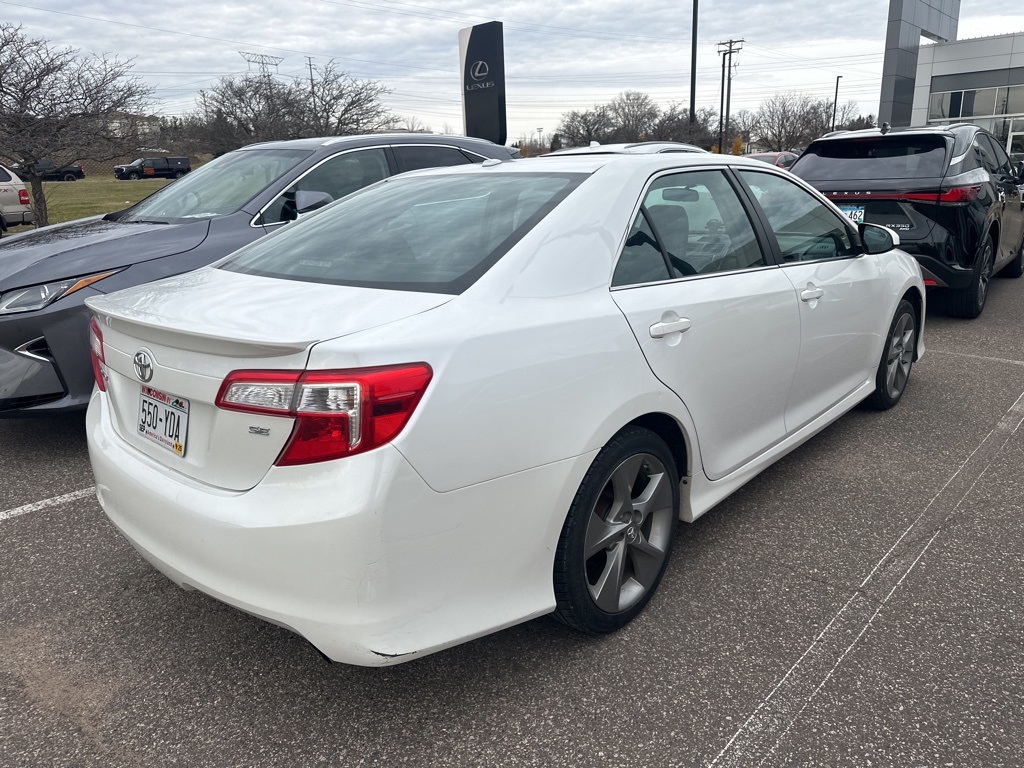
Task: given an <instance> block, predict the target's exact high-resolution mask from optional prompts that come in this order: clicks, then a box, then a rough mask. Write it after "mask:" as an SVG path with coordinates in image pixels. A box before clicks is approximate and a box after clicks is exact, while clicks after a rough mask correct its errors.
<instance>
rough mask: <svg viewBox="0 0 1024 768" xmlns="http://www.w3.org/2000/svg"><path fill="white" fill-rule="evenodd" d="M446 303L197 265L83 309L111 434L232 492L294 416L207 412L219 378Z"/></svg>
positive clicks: (283, 362)
mask: <svg viewBox="0 0 1024 768" xmlns="http://www.w3.org/2000/svg"><path fill="white" fill-rule="evenodd" d="M451 298H452V297H451V296H447V295H438V294H428V293H407V292H402V291H386V290H376V289H366V288H353V287H345V286H332V285H319V284H313V283H303V282H297V281H289V280H278V279H274V278H266V277H260V276H254V275H243V274H238V273H231V272H226V271H222V270H217V269H204V270H200V271H198V272H193V273H190V274H187V275H182V276H180V277H177V278H171V279H169V280H164V281H160V282H157V283H151V284H149V285H146V286H141V287H139V288H137V289H133V290H128V291H123V292H120V293H116V294H111V295H110V296H104V297H96V298H92V299H90V300H89V301H88V304H89V306H90V308H91V309H92V310H93V311H94V312H95V313H96V315H97V318H98V320H99V327H100V329H101V333H102V335H103V353H104V371H105V374H106V375H105V383H106V387H107V394H108V397H109V400H110V406H111V408H110V410H111V415H112V419H113V427H114V430H115V431H116V432H117V434H118V435H119V436H120V437H121V439H122V440H124V441H125V442H126V443H128V444H130V445H131V446H132V447H133V448H135V449H136V450H138V451H139V452H140V453H143V454H145V455H146V456H148V457H149V458H150V459H152V460H154V461H156V462H157V463H159V464H161V465H163V466H165V467H168V468H170V469H172V470H174V471H175V472H180V473H181V474H183V475H186V476H188V477H190V478H192V479H194V480H197V481H200V482H203V483H206V484H209V485H213V486H217V487H220V488H224V489H226V490H232V491H239V490H245V489H248V488H251V487H253V486H254V485H256V484H257V483H258V482H259V481H260V479H261V478H262V477H263V476H264V474H266V472H267V470H268V469H269V468H270V467H271V466H272V465H273V464H274V462H275V460H276V459H277V457H278V456H279V454H280V453H281V451H282V449H283V448H284V446H285V445H286V444H287V442H288V439H289V437H290V436H291V432H292V426H293V423H294V419H293V418H291V417H290V416H280V415H274V414H262V413H261V414H253V413H244V412H238V411H233V410H227V409H223V408H219V407H217V405H216V400H217V395H218V392H219V391H220V388H221V385H222V384H223V382H224V380H225V378H226V377H227V376H228V374H230V373H231V372H232V371H238V370H262V371H266V370H284V371H301V370H303V369H304V368H305V367H306V362H307V360H308V356H309V348H310V347H311V346H312V345H313V344H315V343H317V342H319V341H323V340H326V339H330V338H336V337H339V336H345V335H348V334H352V333H358V332H359V331H362V330H366V329H368V328H372V327H376V326H380V325H383V324H386V323H390V322H393V321H396V320H400V319H402V318H405V317H409V316H410V315H414V314H417V313H420V312H424V311H427V310H430V309H432V308H434V307H437V306H440V305H441V304H444V303H445V302H447V301H449V300H450V299H451Z"/></svg>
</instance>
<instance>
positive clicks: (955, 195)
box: [827, 186, 981, 205]
mask: <svg viewBox="0 0 1024 768" xmlns="http://www.w3.org/2000/svg"><path fill="white" fill-rule="evenodd" d="M980 194H981V187H980V186H964V187H952V188H950V189H945V190H936V191H934V192H853V193H849V192H829V193H827V195H828V198H829V200H834V201H841V202H845V203H849V202H857V203H870V202H872V201H874V200H895V201H897V202H901V201H902V202H905V203H935V204H938V205H967V204H968V203H973V202H974V201H975V199H977V197H978V195H980Z"/></svg>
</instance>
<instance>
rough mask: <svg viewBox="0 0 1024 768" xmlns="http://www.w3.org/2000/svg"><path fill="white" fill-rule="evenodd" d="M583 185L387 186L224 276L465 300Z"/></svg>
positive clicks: (237, 261)
mask: <svg viewBox="0 0 1024 768" xmlns="http://www.w3.org/2000/svg"><path fill="white" fill-rule="evenodd" d="M585 178H586V174H566V173H560V174H555V173H510V174H507V175H497V174H490V173H488V174H458V175H451V176H421V177H413V178H397V179H390V180H388V181H385V182H382V183H380V184H377V185H375V186H373V187H368V188H366V189H364V190H361V191H359V192H356V193H355V194H353V195H351V196H349V197H347V198H345V199H344V200H339V201H338V202H337V203H335V204H333V205H330V206H328V207H326V208H324V209H322V210H321V211H318V212H316V213H314V214H311V215H309V217H308V218H306V219H305V220H302V221H299V222H297V223H295V224H290V225H288V226H287V227H286V228H285V229H283V230H281V231H280V232H279V233H276V234H273V235H271V236H270V237H267V238H264V239H262V240H259V241H257V242H255V243H253V244H252V245H250V246H248V247H246V248H244V249H242V250H241V251H238V252H237V253H236V254H235V255H234V256H231V257H229V258H228V259H227V260H226V261H223V262H221V263H220V264H218V267H219V268H220V269H226V270H229V271H232V272H242V273H246V274H254V275H263V276H265V277H278V278H283V279H285V280H304V281H307V282H314V283H330V284H334V285H354V286H362V287H368V288H390V289H394V290H407V291H426V292H431V293H452V294H456V293H461V292H462V291H464V290H465V289H466V288H468V287H469V286H470V285H472V284H473V283H474V282H475V281H476V280H477V279H478V278H479V277H480V276H481V275H482V274H483V273H484V272H486V271H487V270H488V269H490V267H491V266H492V265H493V264H494V263H495V262H497V261H498V259H500V258H501V257H502V255H504V254H505V252H507V251H508V250H509V248H511V247H512V246H513V245H514V244H515V243H516V242H518V241H519V240H520V239H521V238H522V237H523V236H524V235H525V234H526V233H527V232H529V231H530V230H531V229H532V228H533V227H534V226H536V224H537V223H538V222H539V221H540V220H541V219H543V218H544V216H546V215H547V214H548V213H549V212H550V211H551V210H552V209H553V208H554V207H555V206H556V205H557V204H558V203H559V202H561V201H562V200H563V199H564V198H565V196H566V195H568V194H569V192H571V191H572V190H573V189H575V188H576V187H577V186H578V185H579V184H580V182H582V180H583V179H585Z"/></svg>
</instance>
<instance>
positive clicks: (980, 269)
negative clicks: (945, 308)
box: [949, 237, 996, 320]
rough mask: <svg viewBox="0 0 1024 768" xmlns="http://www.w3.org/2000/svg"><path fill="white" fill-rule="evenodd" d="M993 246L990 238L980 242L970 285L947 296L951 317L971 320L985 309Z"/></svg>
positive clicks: (992, 262)
mask: <svg viewBox="0 0 1024 768" xmlns="http://www.w3.org/2000/svg"><path fill="white" fill-rule="evenodd" d="M995 254H996V250H995V244H994V243H993V242H992V238H991V237H986V238H985V240H984V241H983V242H982V245H981V250H980V251H979V253H978V258H976V259H975V260H974V274H973V276H972V277H971V284H970V285H969V286H967V287H966V288H964V289H963V290H962V291H951V292H950V295H949V311H950V314H951V315H953V317H962V318H964V319H966V320H973V319H974V318H976V317H978V316H979V315H980V314H981V312H982V310H984V309H985V302H986V301H988V291H989V286H990V284H991V282H992V271H993V267H994V266H995Z"/></svg>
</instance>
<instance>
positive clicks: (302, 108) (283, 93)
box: [197, 71, 309, 154]
mask: <svg viewBox="0 0 1024 768" xmlns="http://www.w3.org/2000/svg"><path fill="white" fill-rule="evenodd" d="M198 102H199V105H198V115H197V116H198V118H199V120H198V123H199V125H200V126H202V127H203V128H205V131H204V130H201V131H200V135H201V137H202V138H203V139H206V140H207V141H208V142H211V143H213V144H214V145H215V147H216V149H221V147H226V148H227V149H236V148H237V147H239V146H241V145H242V144H247V143H252V142H255V141H273V140H275V139H295V138H299V137H301V136H303V135H304V133H305V130H306V127H307V108H308V102H309V94H308V93H303V92H302V91H301V90H299V89H298V88H297V87H294V86H293V85H292V84H289V83H285V82H282V81H280V80H278V79H277V78H276V77H274V76H273V75H272V74H271V73H270V72H266V71H263V72H249V73H246V74H245V75H244V76H243V77H222V78H221V79H220V82H218V83H217V85H215V86H213V88H210V89H209V90H202V91H200V92H199V96H198ZM204 133H205V134H206V135H202V134H204ZM216 149H215V150H214V153H215V154H218V152H217V151H216Z"/></svg>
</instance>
